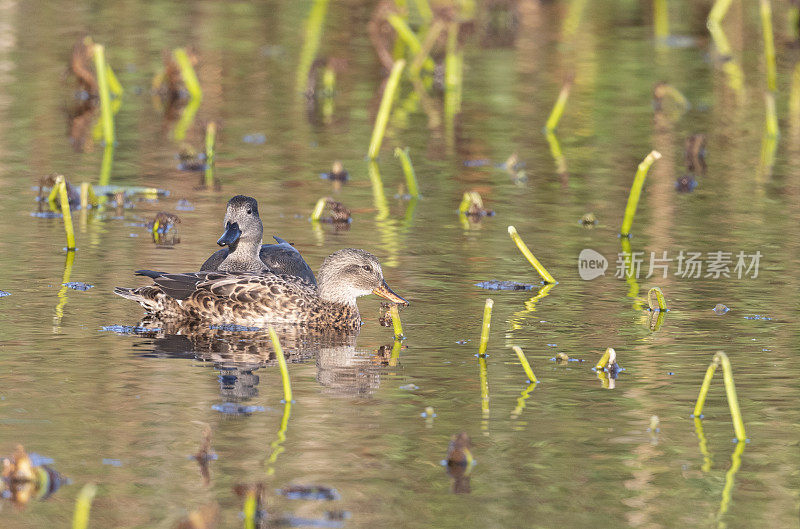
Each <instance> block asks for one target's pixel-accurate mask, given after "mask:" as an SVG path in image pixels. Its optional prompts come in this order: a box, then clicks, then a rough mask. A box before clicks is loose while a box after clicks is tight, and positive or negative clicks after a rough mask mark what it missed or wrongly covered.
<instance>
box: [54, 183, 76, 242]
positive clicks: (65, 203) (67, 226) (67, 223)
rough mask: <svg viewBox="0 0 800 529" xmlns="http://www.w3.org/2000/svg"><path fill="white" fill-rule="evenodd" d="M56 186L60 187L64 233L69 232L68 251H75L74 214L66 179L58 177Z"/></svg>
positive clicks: (59, 195) (59, 196)
mask: <svg viewBox="0 0 800 529" xmlns="http://www.w3.org/2000/svg"><path fill="white" fill-rule="evenodd" d="M55 186H56V187H58V198H59V202H60V205H61V215H62V216H63V218H64V231H65V232H67V251H68V252H70V251H74V250H75V228H74V227H73V225H72V212H71V211H70V209H69V196H68V195H67V182H66V180H64V177H63V176H61V175H58V176H57V177H56V183H55Z"/></svg>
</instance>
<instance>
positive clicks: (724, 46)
mask: <svg viewBox="0 0 800 529" xmlns="http://www.w3.org/2000/svg"><path fill="white" fill-rule="evenodd" d="M732 2H733V0H716V2H714V6H713V7H712V8H711V11H710V12H709V13H708V20H707V21H706V27H708V32H709V33H710V34H711V38H712V39H713V40H714V44H715V45H716V46H717V51H719V53H720V55H722V56H723V57H727V56H730V54H731V47H730V44H728V38H727V37H726V36H725V32H724V31H722V26H721V25H720V24H721V23H722V19H723V18H724V17H725V14H726V13H727V12H728V9H729V8H730V7H731V3H732Z"/></svg>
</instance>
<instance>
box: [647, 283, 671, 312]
mask: <svg viewBox="0 0 800 529" xmlns="http://www.w3.org/2000/svg"><path fill="white" fill-rule="evenodd" d="M647 304H648V305H649V306H650V310H652V311H664V310H667V300H666V299H664V293H663V292H661V289H660V288H658V287H653V288H651V289H650V290H649V291H648V292H647Z"/></svg>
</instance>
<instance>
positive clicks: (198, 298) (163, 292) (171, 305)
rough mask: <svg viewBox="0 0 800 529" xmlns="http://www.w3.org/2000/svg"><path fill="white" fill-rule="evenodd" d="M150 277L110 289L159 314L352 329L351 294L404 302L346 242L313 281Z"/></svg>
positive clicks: (373, 262)
mask: <svg viewBox="0 0 800 529" xmlns="http://www.w3.org/2000/svg"><path fill="white" fill-rule="evenodd" d="M154 282H155V284H154V285H151V286H145V287H140V288H135V289H131V288H121V287H118V288H115V289H114V293H116V294H118V295H120V296H122V297H125V298H128V299H132V300H134V301H137V302H138V303H139V304H141V305H142V306H143V307H144V308H145V310H147V312H149V313H151V314H154V315H156V316H158V317H160V318H165V319H178V320H182V319H183V320H200V321H203V322H206V323H209V324H226V323H233V324H236V325H247V326H253V327H265V326H266V325H267V324H291V325H302V326H307V327H310V328H314V329H326V328H329V329H347V330H355V329H358V328H359V326H360V325H361V317H360V315H359V312H358V306H357V305H356V298H357V297H359V296H364V295H367V294H370V293H375V294H378V295H380V296H383V297H386V298H387V299H390V300H392V301H394V302H397V303H405V300H404V299H403V298H401V297H400V296H398V295H397V294H395V293H394V292H392V290H391V289H390V288H389V287H388V285H386V282H385V281H384V280H383V271H382V269H381V266H380V263H379V262H378V260H377V258H376V257H375V256H373V255H372V254H369V253H367V252H365V251H363V250H356V249H352V248H348V249H345V250H339V251H338V252H335V253H333V254H331V255H330V256H328V258H326V259H325V262H324V263H323V264H322V267H321V268H320V273H319V285H318V286H315V285H313V284H312V283H310V282H307V281H305V280H303V279H301V278H298V277H296V276H289V275H277V274H264V275H260V274H252V273H243V272H193V273H185V274H163V275H160V276H158V277H155V278H154Z"/></svg>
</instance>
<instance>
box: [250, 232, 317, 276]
mask: <svg viewBox="0 0 800 529" xmlns="http://www.w3.org/2000/svg"><path fill="white" fill-rule="evenodd" d="M274 239H275V240H276V241H278V244H264V245H262V246H261V251H260V252H259V256H260V257H261V261H262V262H263V263H264V264H265V265H267V267H268V268H269V269H270V270H271V271H272V272H273V273H275V274H278V275H281V274H285V275H289V276H295V277H299V278H301V279H303V280H305V281H307V282H310V283H311V284H313V285H316V284H317V279H316V278H315V277H314V272H312V271H311V267H309V266H308V263H306V261H305V259H303V256H302V255H300V252H298V251H297V248H295V247H294V246H292V245H291V244H289V243H288V242H286V241H284V240H283V239H281V238H280V237H274Z"/></svg>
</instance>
